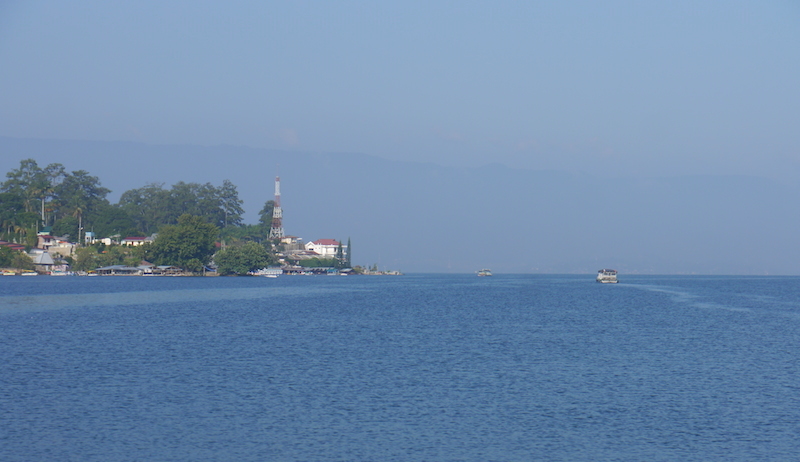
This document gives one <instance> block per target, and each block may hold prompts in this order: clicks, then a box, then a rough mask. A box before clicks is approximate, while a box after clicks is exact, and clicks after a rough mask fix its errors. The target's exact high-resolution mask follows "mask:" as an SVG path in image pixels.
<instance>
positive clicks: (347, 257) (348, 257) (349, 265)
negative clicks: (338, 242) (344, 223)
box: [345, 237, 353, 268]
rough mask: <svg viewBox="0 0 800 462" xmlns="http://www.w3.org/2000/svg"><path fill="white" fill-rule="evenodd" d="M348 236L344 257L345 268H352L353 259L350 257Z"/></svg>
mask: <svg viewBox="0 0 800 462" xmlns="http://www.w3.org/2000/svg"><path fill="white" fill-rule="evenodd" d="M350 255H351V253H350V238H349V237H348V238H347V255H346V258H345V268H352V267H353V260H351V259H350Z"/></svg>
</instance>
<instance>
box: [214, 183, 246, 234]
mask: <svg viewBox="0 0 800 462" xmlns="http://www.w3.org/2000/svg"><path fill="white" fill-rule="evenodd" d="M219 197H220V202H221V203H222V210H223V212H225V218H224V220H223V223H222V228H227V227H228V226H241V225H242V214H244V209H243V208H242V204H243V203H244V202H243V201H242V200H241V199H239V193H238V192H237V191H236V185H234V184H233V183H231V181H230V180H225V181H223V182H222V186H221V187H220V188H219Z"/></svg>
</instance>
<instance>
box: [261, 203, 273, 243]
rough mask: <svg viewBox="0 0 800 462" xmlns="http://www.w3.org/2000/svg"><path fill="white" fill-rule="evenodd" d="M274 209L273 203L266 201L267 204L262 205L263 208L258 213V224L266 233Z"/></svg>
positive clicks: (270, 223)
mask: <svg viewBox="0 0 800 462" xmlns="http://www.w3.org/2000/svg"><path fill="white" fill-rule="evenodd" d="M274 209H275V201H274V200H268V201H267V202H265V203H264V207H262V208H261V211H260V212H258V222H259V223H260V224H261V225H262V226H264V227H265V228H266V229H267V231H268V232H269V228H270V227H271V226H272V211H273V210H274ZM268 235H269V234H268Z"/></svg>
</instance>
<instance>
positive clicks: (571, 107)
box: [0, 1, 800, 181]
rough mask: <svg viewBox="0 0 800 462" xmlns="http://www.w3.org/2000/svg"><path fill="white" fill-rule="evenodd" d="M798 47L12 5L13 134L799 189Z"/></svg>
mask: <svg viewBox="0 0 800 462" xmlns="http://www.w3.org/2000/svg"><path fill="white" fill-rule="evenodd" d="M799 44H800V4H798V3H797V2H795V1H758V2H757V1H708V2H697V1H669V2H641V1H630V2H628V1H610V2H596V1H559V2H471V1H457V2H456V1H453V2H436V1H434V2H429V1H424V2H412V1H402V2H368V1H364V2H345V1H336V2H332V1H330V2H328V1H325V2H323V1H320V2H309V1H296V2H265V1H239V2H236V1H234V2H198V1H185V2H182V1H168V2H162V1H136V2H85V1H78V2H64V1H49V2H48V1H19V2H17V1H10V2H9V1H0V63H1V64H0V67H1V69H0V135H5V136H13V137H32V138H62V139H86V140H129V141H139V142H144V143H151V144H196V145H220V144H231V145H242V146H252V147H259V148H272V149H288V150H292V151H298V152H300V151H310V152H360V153H366V154H371V155H376V156H379V157H383V158H387V159H395V160H414V161H430V162H435V163H439V164H442V165H453V166H458V165H464V166H479V165H482V164H486V163H491V162H499V163H502V164H505V165H508V166H511V167H515V168H516V167H518V168H529V169H559V170H566V171H572V172H587V173H593V174H598V175H609V176H614V175H661V174H668V175H672V174H696V173H702V174H707V173H714V174H755V175H760V176H765V177H771V178H774V179H781V180H793V179H794V178H797V175H798V174H800V156H799V153H800V141H799V140H800V138H799V137H798V135H797V127H798V121H799V120H800V119H799V118H798V112H800V85H798V82H800V45H799ZM8 160H9V161H11V162H10V163H9V165H8V166H5V165H4V167H5V168H3V171H6V170H8V169H10V168H11V167H14V166H16V164H17V162H18V161H19V159H16V158H14V159H8ZM62 163H64V164H65V165H67V167H68V168H69V166H70V165H69V159H64V160H63V162H62ZM186 180H187V181H192V178H190V177H189V176H187V178H186Z"/></svg>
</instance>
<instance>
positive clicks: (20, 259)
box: [11, 251, 33, 270]
mask: <svg viewBox="0 0 800 462" xmlns="http://www.w3.org/2000/svg"><path fill="white" fill-rule="evenodd" d="M11 267H12V268H16V269H18V270H32V269H33V260H31V257H29V256H28V254H26V253H25V252H19V251H17V252H14V255H13V256H12V257H11Z"/></svg>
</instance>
